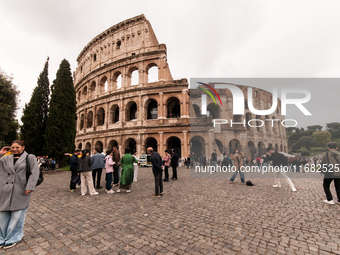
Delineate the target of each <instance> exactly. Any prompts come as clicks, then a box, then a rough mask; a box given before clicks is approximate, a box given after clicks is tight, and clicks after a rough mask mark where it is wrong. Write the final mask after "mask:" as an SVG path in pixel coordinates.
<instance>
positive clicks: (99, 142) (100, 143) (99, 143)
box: [94, 141, 104, 153]
mask: <svg viewBox="0 0 340 255" xmlns="http://www.w3.org/2000/svg"><path fill="white" fill-rule="evenodd" d="M94 147H95V148H96V149H99V150H100V153H101V152H102V151H103V149H104V146H103V143H102V142H101V141H97V142H96V144H95V146H94Z"/></svg>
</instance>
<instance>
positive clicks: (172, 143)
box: [77, 136, 182, 156]
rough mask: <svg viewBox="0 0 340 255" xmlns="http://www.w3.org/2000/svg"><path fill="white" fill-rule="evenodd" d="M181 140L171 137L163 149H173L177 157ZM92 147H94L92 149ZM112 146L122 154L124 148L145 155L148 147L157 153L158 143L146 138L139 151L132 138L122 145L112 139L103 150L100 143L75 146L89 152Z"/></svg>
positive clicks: (179, 153) (153, 139) (162, 153)
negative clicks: (118, 148) (116, 147)
mask: <svg viewBox="0 0 340 255" xmlns="http://www.w3.org/2000/svg"><path fill="white" fill-rule="evenodd" d="M181 145H182V144H181V140H180V139H179V138H178V137H176V136H171V137H169V138H168V139H167V141H166V146H165V148H166V149H168V150H169V151H170V150H171V149H175V150H176V152H177V153H178V155H179V156H181ZM93 146H94V147H93ZM114 146H118V147H120V149H121V150H120V151H121V152H123V151H124V149H125V148H130V149H131V150H132V151H137V154H142V153H146V149H147V148H148V147H152V148H153V149H154V151H158V148H159V142H158V141H157V140H156V139H155V138H154V137H148V138H146V139H145V140H144V142H143V143H142V144H141V151H138V150H137V149H138V143H137V141H136V140H135V139H134V138H127V139H126V140H125V141H124V142H123V143H122V144H119V143H118V141H117V140H115V139H112V140H110V142H109V143H108V145H107V148H104V145H103V142H102V141H100V140H99V141H97V142H95V143H94V145H92V144H91V143H90V142H87V143H86V144H85V145H83V143H79V144H78V145H77V147H78V149H79V150H89V151H92V149H94V148H97V149H100V150H101V151H104V152H105V150H109V149H112V148H113V147H114ZM159 153H160V154H161V155H164V152H163V151H162V152H159Z"/></svg>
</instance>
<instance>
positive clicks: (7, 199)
mask: <svg viewBox="0 0 340 255" xmlns="http://www.w3.org/2000/svg"><path fill="white" fill-rule="evenodd" d="M4 154H7V156H4V157H1V159H0V247H3V248H4V249H9V248H11V247H13V246H15V245H16V244H17V243H18V242H19V241H20V240H21V239H22V237H23V235H24V231H23V229H24V224H25V216H26V212H27V208H28V206H29V202H30V198H31V193H32V192H33V191H34V189H35V186H36V184H37V181H38V178H39V167H38V162H37V159H36V157H35V156H34V155H32V154H28V153H27V152H26V151H25V143H24V141H22V140H14V141H13V142H12V145H11V147H4V148H2V149H1V151H0V156H3V155H4ZM28 169H29V172H30V174H28V173H27V171H28Z"/></svg>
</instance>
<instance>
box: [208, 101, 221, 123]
mask: <svg viewBox="0 0 340 255" xmlns="http://www.w3.org/2000/svg"><path fill="white" fill-rule="evenodd" d="M207 111H209V116H211V117H212V118H213V119H220V112H221V109H220V107H219V106H218V105H215V104H214V103H211V104H209V105H208V106H207Z"/></svg>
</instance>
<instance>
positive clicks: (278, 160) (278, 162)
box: [266, 148, 296, 191]
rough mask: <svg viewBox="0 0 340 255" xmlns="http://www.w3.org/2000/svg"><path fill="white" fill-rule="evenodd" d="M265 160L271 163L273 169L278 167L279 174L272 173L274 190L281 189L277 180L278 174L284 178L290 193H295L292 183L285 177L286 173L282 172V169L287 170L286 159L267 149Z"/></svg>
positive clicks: (271, 149)
mask: <svg viewBox="0 0 340 255" xmlns="http://www.w3.org/2000/svg"><path fill="white" fill-rule="evenodd" d="M266 158H267V159H268V160H269V161H270V160H272V161H273V167H279V168H280V172H279V173H277V172H274V177H275V184H274V185H273V187H274V188H281V182H280V179H279V176H278V175H279V174H281V176H282V177H284V178H285V180H286V181H287V183H288V184H289V186H290V187H291V189H292V191H296V188H295V186H294V183H293V182H292V181H291V179H290V178H289V177H288V176H287V174H286V172H285V171H283V170H284V169H283V168H282V167H284V166H285V167H287V169H288V160H287V158H286V157H285V156H284V155H283V154H281V153H279V152H277V151H275V150H274V149H273V148H268V149H267V156H266Z"/></svg>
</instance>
